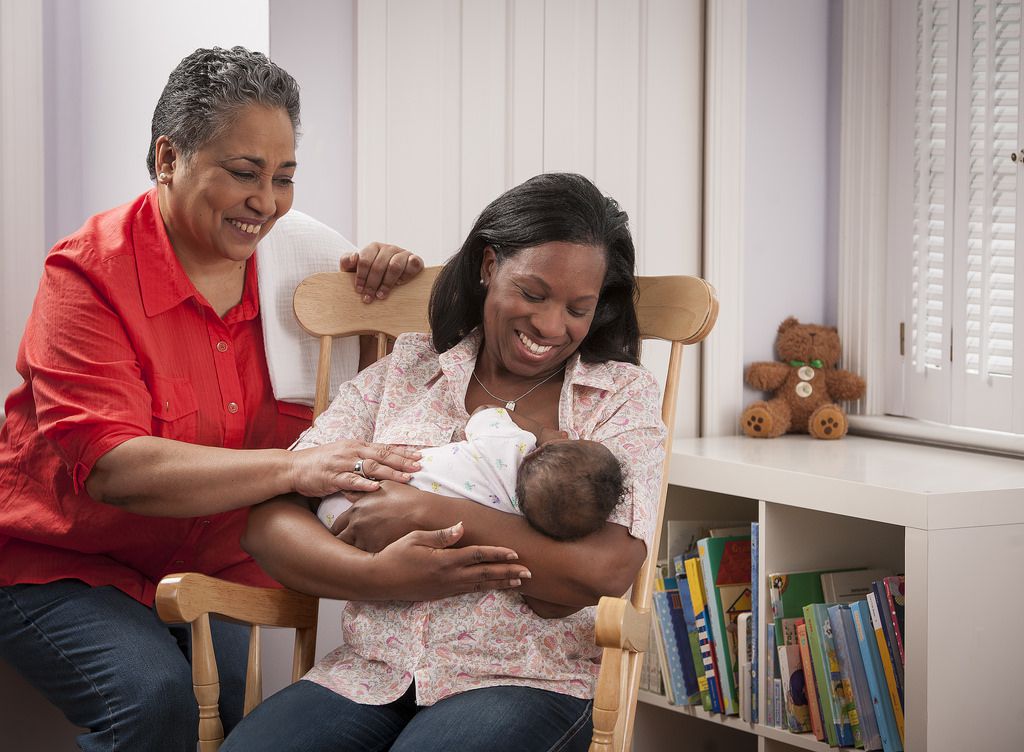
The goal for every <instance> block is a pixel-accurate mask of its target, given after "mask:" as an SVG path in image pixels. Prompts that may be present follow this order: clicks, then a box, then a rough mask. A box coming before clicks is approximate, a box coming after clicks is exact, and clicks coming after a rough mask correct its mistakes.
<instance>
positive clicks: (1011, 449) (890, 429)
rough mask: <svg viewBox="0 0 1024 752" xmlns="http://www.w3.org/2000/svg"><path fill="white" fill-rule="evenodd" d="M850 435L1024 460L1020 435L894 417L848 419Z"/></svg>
mask: <svg viewBox="0 0 1024 752" xmlns="http://www.w3.org/2000/svg"><path fill="white" fill-rule="evenodd" d="M847 417H848V418H849V420H850V433H852V434H859V435H862V436H879V437H882V438H886V439H898V440H902V441H910V442H915V443H919V444H934V445H937V446H947V447H956V448H958V449H973V450H974V451H978V452H991V453H994V454H1003V455H1007V456H1010V457H1018V458H1024V435H1021V434H1016V433H1002V432H1000V431H983V430H980V429H977V428H964V427H962V426H944V425H940V424H938V423H929V422H928V421H924V420H915V419H913V418H900V417H897V416H894V415H849V416H847Z"/></svg>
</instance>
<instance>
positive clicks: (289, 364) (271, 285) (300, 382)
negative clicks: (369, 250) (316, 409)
mask: <svg viewBox="0 0 1024 752" xmlns="http://www.w3.org/2000/svg"><path fill="white" fill-rule="evenodd" d="M354 250H356V247H355V246H354V245H353V244H352V243H351V242H349V241H348V240H347V239H346V238H344V237H342V236H341V235H340V234H339V233H337V232H335V231H334V230H332V229H331V228H330V227H328V226H327V225H325V224H324V223H323V222H318V221H317V220H315V219H313V218H312V217H310V216H309V215H306V214H303V213H302V212H298V211H295V210H294V209H292V210H291V211H290V212H288V213H287V214H285V215H284V216H283V217H281V219H279V220H277V223H276V224H275V225H274V227H273V229H272V230H271V231H270V233H269V234H268V235H267V237H265V238H264V239H263V240H262V241H261V242H260V244H259V246H258V247H257V251H256V273H257V278H258V280H259V288H260V316H261V318H262V321H263V342H264V347H265V348H266V352H267V367H268V368H269V369H270V383H271V385H272V386H273V389H274V396H275V397H276V398H277V399H279V400H283V401H285V402H295V403H299V404H302V405H309V406H310V407H312V405H313V398H314V395H315V393H316V365H317V358H318V355H319V352H320V343H319V342H318V341H317V339H316V338H315V337H313V336H311V335H309V334H307V333H306V332H305V331H304V330H303V329H302V327H301V326H299V323H298V322H297V321H296V320H295V313H294V311H293V310H292V294H293V293H294V292H295V288H296V287H298V284H299V282H301V281H302V280H303V279H305V278H306V277H308V276H309V275H310V274H316V273H317V272H336V271H338V269H339V266H338V262H339V260H340V259H341V257H342V256H343V255H345V254H346V253H350V252H351V251H354ZM358 369H359V338H358V337H344V338H342V339H338V340H336V341H335V342H334V345H333V347H332V348H331V387H330V392H329V394H332V395H333V394H334V393H335V392H336V391H337V389H338V386H339V385H340V384H342V383H343V382H345V381H347V380H348V379H350V378H352V377H353V376H355V374H356V371H357V370H358Z"/></svg>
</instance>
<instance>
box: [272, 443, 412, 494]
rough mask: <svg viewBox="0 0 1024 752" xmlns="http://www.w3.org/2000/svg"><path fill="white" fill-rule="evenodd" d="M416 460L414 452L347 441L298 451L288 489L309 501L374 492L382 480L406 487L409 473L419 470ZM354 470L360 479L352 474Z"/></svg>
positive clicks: (293, 459) (381, 445)
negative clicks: (333, 494)
mask: <svg viewBox="0 0 1024 752" xmlns="http://www.w3.org/2000/svg"><path fill="white" fill-rule="evenodd" d="M419 457H420V453H419V452H417V451H416V450H414V449H407V448H404V447H395V446H390V445H388V444H370V443H367V442H364V441H350V440H347V439H346V440H342V441H335V442H332V443H330V444H322V445H320V446H316V447H311V448H309V449H300V450H299V451H297V452H292V456H291V459H292V464H291V477H290V481H291V487H292V489H293V490H294V491H295V493H298V494H301V495H303V496H308V497H311V498H318V497H321V496H327V495H328V494H332V493H335V492H337V491H356V492H366V491H375V490H377V489H378V488H380V481H382V480H393V481H396V482H398V483H408V482H409V473H413V472H416V471H417V470H419V469H420V466H419V463H418V462H417V460H418V459H419ZM359 463H361V464H359ZM357 466H358V467H360V468H361V469H362V472H363V475H359V474H358V473H357V472H356V469H357ZM364 476H366V477H364Z"/></svg>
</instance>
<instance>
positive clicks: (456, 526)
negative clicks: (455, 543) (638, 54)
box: [448, 522, 462, 535]
mask: <svg viewBox="0 0 1024 752" xmlns="http://www.w3.org/2000/svg"><path fill="white" fill-rule="evenodd" d="M461 529H462V523H461V522H456V523H455V524H454V525H452V526H451V527H450V528H448V532H449V533H451V534H452V535H455V534H456V533H457V532H459V531H460V530H461Z"/></svg>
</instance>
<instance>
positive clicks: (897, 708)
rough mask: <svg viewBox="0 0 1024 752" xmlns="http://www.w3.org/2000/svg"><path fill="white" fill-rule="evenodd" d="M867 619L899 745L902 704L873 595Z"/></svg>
mask: <svg viewBox="0 0 1024 752" xmlns="http://www.w3.org/2000/svg"><path fill="white" fill-rule="evenodd" d="M867 604H868V617H869V618H870V620H871V628H872V629H873V631H874V633H875V641H876V642H877V643H878V655H879V659H880V660H881V662H882V673H883V675H884V676H885V684H886V687H887V688H888V691H889V699H890V701H891V702H892V713H893V716H894V717H895V719H896V728H897V730H898V731H899V735H900V743H901V744H902V743H903V742H904V739H905V737H904V731H903V702H902V699H901V698H900V691H899V687H898V686H897V684H896V681H897V680H896V671H895V669H894V668H893V665H892V657H891V656H890V655H889V646H888V645H887V644H886V641H885V633H884V632H883V631H882V617H881V613H880V612H879V610H878V599H877V598H876V597H875V594H874V593H868V597H867Z"/></svg>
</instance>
